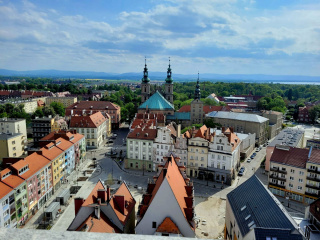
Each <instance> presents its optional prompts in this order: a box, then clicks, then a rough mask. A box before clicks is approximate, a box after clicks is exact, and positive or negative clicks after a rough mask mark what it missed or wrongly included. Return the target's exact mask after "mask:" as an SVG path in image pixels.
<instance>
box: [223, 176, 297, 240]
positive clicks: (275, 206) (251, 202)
mask: <svg viewBox="0 0 320 240" xmlns="http://www.w3.org/2000/svg"><path fill="white" fill-rule="evenodd" d="M227 199H228V201H229V203H230V206H231V209H232V212H233V214H234V216H235V219H236V221H237V224H238V226H239V229H240V231H241V235H242V236H243V237H244V236H245V235H246V234H247V233H248V232H249V231H250V230H251V229H250V228H249V226H248V224H249V223H252V221H253V227H254V228H255V227H257V228H266V229H268V228H273V229H274V228H277V229H290V230H291V231H295V230H296V229H297V226H295V225H294V224H295V223H294V220H293V219H291V217H290V216H289V214H288V213H287V212H286V210H285V208H284V207H283V206H282V205H281V203H280V202H279V201H278V200H277V199H276V197H274V196H273V195H272V193H271V192H270V191H269V190H268V189H267V188H266V187H265V186H264V185H263V184H262V183H261V181H260V180H259V179H258V178H257V176H256V175H253V176H252V177H250V178H249V179H248V180H247V181H245V182H244V183H242V184H241V185H240V186H238V187H237V188H236V189H234V190H232V191H231V192H230V193H228V194H227ZM297 234H298V233H297ZM301 239H302V238H301Z"/></svg>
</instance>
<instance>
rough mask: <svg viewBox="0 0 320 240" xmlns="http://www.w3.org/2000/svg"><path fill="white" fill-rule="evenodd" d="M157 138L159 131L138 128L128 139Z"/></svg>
mask: <svg viewBox="0 0 320 240" xmlns="http://www.w3.org/2000/svg"><path fill="white" fill-rule="evenodd" d="M156 137H157V129H150V128H147V127H143V128H140V127H137V128H135V129H134V130H133V131H132V132H130V133H129V134H128V136H127V138H132V139H140V140H153V139H155V138H156Z"/></svg>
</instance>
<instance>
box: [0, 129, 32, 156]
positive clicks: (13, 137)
mask: <svg viewBox="0 0 320 240" xmlns="http://www.w3.org/2000/svg"><path fill="white" fill-rule="evenodd" d="M26 145H27V139H26V137H25V136H24V135H23V134H22V133H0V162H2V159H3V158H5V157H20V156H21V155H23V154H24V153H25V150H26V148H27V147H26Z"/></svg>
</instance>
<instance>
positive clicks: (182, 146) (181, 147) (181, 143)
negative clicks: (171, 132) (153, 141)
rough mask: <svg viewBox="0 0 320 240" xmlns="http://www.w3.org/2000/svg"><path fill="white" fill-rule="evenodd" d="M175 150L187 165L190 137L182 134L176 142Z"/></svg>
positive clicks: (181, 160)
mask: <svg viewBox="0 0 320 240" xmlns="http://www.w3.org/2000/svg"><path fill="white" fill-rule="evenodd" d="M174 152H175V154H176V155H177V156H178V157H179V158H180V162H181V163H182V164H183V165H184V166H187V163H188V138H187V136H186V135H185V134H182V135H180V136H178V137H177V138H176V142H175V144H174Z"/></svg>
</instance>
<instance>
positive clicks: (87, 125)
mask: <svg viewBox="0 0 320 240" xmlns="http://www.w3.org/2000/svg"><path fill="white" fill-rule="evenodd" d="M70 129H74V130H76V131H77V132H78V133H80V134H83V135H84V136H85V138H86V142H87V148H99V147H100V146H101V145H102V144H103V141H104V140H105V139H106V137H107V119H106V118H105V117H104V116H103V115H102V113H101V112H96V113H93V114H91V115H86V116H71V119H70Z"/></svg>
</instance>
